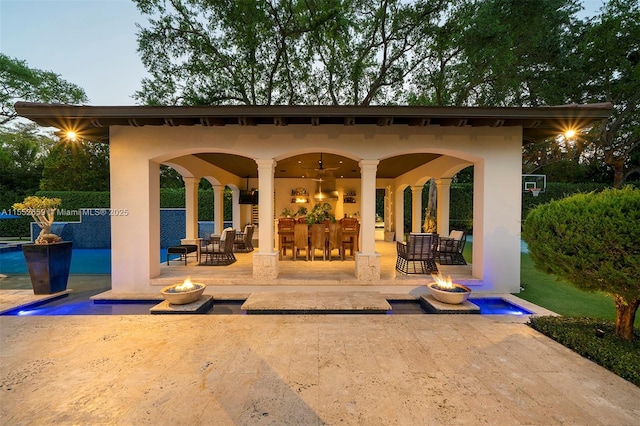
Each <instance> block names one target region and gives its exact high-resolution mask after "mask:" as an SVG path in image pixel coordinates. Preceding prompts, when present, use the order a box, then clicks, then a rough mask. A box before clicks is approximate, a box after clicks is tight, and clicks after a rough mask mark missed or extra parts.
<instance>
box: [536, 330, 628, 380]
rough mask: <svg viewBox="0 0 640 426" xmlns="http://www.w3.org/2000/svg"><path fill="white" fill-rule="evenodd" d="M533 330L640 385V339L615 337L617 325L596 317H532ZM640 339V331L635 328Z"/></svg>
mask: <svg viewBox="0 0 640 426" xmlns="http://www.w3.org/2000/svg"><path fill="white" fill-rule="evenodd" d="M528 325H529V326H531V327H532V328H533V329H535V330H537V331H539V332H540V333H542V334H544V335H546V336H548V337H550V338H552V339H553V340H555V341H557V342H558V343H560V344H561V345H563V346H566V347H568V348H569V349H571V350H573V351H575V352H576V353H578V354H579V355H581V356H583V357H585V358H587V359H590V360H591V361H593V362H595V363H596V364H598V365H601V366H602V367H604V368H606V369H607V370H609V371H611V372H613V373H615V374H617V375H618V376H620V377H622V378H623V379H625V380H628V381H630V382H631V383H633V384H635V385H636V386H640V340H639V339H635V340H633V341H627V340H623V339H620V338H618V337H617V336H616V335H615V324H613V323H612V322H611V321H606V320H601V319H593V318H571V317H532V318H531V319H530V320H529V323H528ZM636 335H638V337H640V330H637V329H636Z"/></svg>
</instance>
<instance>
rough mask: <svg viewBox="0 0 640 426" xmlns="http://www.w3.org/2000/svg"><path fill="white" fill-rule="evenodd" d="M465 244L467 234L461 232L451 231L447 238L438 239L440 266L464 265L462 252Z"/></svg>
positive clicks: (465, 262)
mask: <svg viewBox="0 0 640 426" xmlns="http://www.w3.org/2000/svg"><path fill="white" fill-rule="evenodd" d="M466 242H467V234H466V233H465V232H462V231H451V233H450V234H449V237H448V238H440V243H439V244H438V262H440V264H441V265H466V264H467V261H466V260H464V256H462V250H464V245H465V243H466Z"/></svg>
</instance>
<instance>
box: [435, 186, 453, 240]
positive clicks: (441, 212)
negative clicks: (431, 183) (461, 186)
mask: <svg viewBox="0 0 640 426" xmlns="http://www.w3.org/2000/svg"><path fill="white" fill-rule="evenodd" d="M451 180H452V179H451V178H440V179H436V190H437V191H438V203H437V218H438V234H439V235H440V236H442V237H445V236H447V235H449V211H450V209H451V205H450V204H451Z"/></svg>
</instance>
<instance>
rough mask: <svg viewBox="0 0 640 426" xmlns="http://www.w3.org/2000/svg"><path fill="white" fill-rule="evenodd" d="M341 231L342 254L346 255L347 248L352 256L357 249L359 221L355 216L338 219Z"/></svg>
mask: <svg viewBox="0 0 640 426" xmlns="http://www.w3.org/2000/svg"><path fill="white" fill-rule="evenodd" d="M340 226H341V232H342V254H343V256H346V249H347V248H348V249H349V255H350V256H353V252H354V251H358V250H359V248H358V236H359V234H360V223H359V222H358V220H357V219H355V218H349V217H346V218H343V219H340Z"/></svg>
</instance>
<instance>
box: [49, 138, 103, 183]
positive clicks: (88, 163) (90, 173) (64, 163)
mask: <svg viewBox="0 0 640 426" xmlns="http://www.w3.org/2000/svg"><path fill="white" fill-rule="evenodd" d="M40 189H42V190H45V191H108V190H109V145H107V144H104V143H96V142H87V141H84V140H75V141H66V140H65V141H61V142H59V143H58V144H56V145H55V146H54V147H53V149H52V150H51V153H50V154H49V156H48V157H47V159H46V161H45V164H44V169H43V172H42V180H41V182H40Z"/></svg>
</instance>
